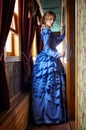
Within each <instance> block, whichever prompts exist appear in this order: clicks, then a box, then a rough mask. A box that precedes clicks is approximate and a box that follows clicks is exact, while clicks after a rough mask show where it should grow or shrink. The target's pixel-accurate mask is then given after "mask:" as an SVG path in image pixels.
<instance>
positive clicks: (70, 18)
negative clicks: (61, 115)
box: [66, 0, 75, 120]
mask: <svg viewBox="0 0 86 130" xmlns="http://www.w3.org/2000/svg"><path fill="white" fill-rule="evenodd" d="M66 38H67V45H68V47H69V49H70V51H72V54H71V57H70V58H68V60H67V69H66V75H67V80H66V81H67V90H66V91H67V112H68V119H69V120H72V119H75V0H72V1H70V0H66Z"/></svg>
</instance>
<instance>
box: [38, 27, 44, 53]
mask: <svg viewBox="0 0 86 130" xmlns="http://www.w3.org/2000/svg"><path fill="white" fill-rule="evenodd" d="M42 49H43V43H42V40H41V25H38V26H37V54H39V53H40V52H41V51H42Z"/></svg>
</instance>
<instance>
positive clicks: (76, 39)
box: [75, 0, 78, 130]
mask: <svg viewBox="0 0 86 130" xmlns="http://www.w3.org/2000/svg"><path fill="white" fill-rule="evenodd" d="M77 14H78V0H76V1H75V50H76V51H75V59H76V60H75V74H76V76H75V92H76V93H75V130H78V35H77V34H78V17H77V16H78V15H77Z"/></svg>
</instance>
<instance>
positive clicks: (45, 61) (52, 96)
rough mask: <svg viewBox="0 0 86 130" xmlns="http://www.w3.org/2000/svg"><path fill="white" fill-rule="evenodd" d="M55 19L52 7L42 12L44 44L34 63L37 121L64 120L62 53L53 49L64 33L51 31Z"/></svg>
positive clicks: (41, 122)
mask: <svg viewBox="0 0 86 130" xmlns="http://www.w3.org/2000/svg"><path fill="white" fill-rule="evenodd" d="M55 20H56V15H55V13H54V12H52V11H48V12H46V13H45V14H44V16H43V25H44V27H43V28H42V32H41V39H42V42H43V45H44V47H43V50H42V51H41V53H40V54H38V55H37V58H36V62H35V64H34V67H33V73H32V111H33V118H34V121H35V123H36V124H59V123H63V122H65V121H66V91H65V87H66V86H65V82H66V81H65V71H64V67H63V65H62V62H61V60H60V58H61V57H64V55H65V53H64V51H63V52H59V50H57V49H56V46H57V45H58V44H60V43H61V42H62V41H63V39H64V35H60V36H59V37H57V36H56V35H55V34H54V33H53V32H52V31H51V29H50V28H51V27H52V25H53V24H54V22H55Z"/></svg>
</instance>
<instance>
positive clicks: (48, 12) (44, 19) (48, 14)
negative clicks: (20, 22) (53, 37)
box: [42, 11, 56, 24]
mask: <svg viewBox="0 0 86 130" xmlns="http://www.w3.org/2000/svg"><path fill="white" fill-rule="evenodd" d="M50 16H52V17H53V19H54V21H55V20H56V14H55V13H54V12H53V11H47V12H45V14H44V16H43V18H42V24H45V23H46V20H47V19H48V18H49V17H50Z"/></svg>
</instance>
